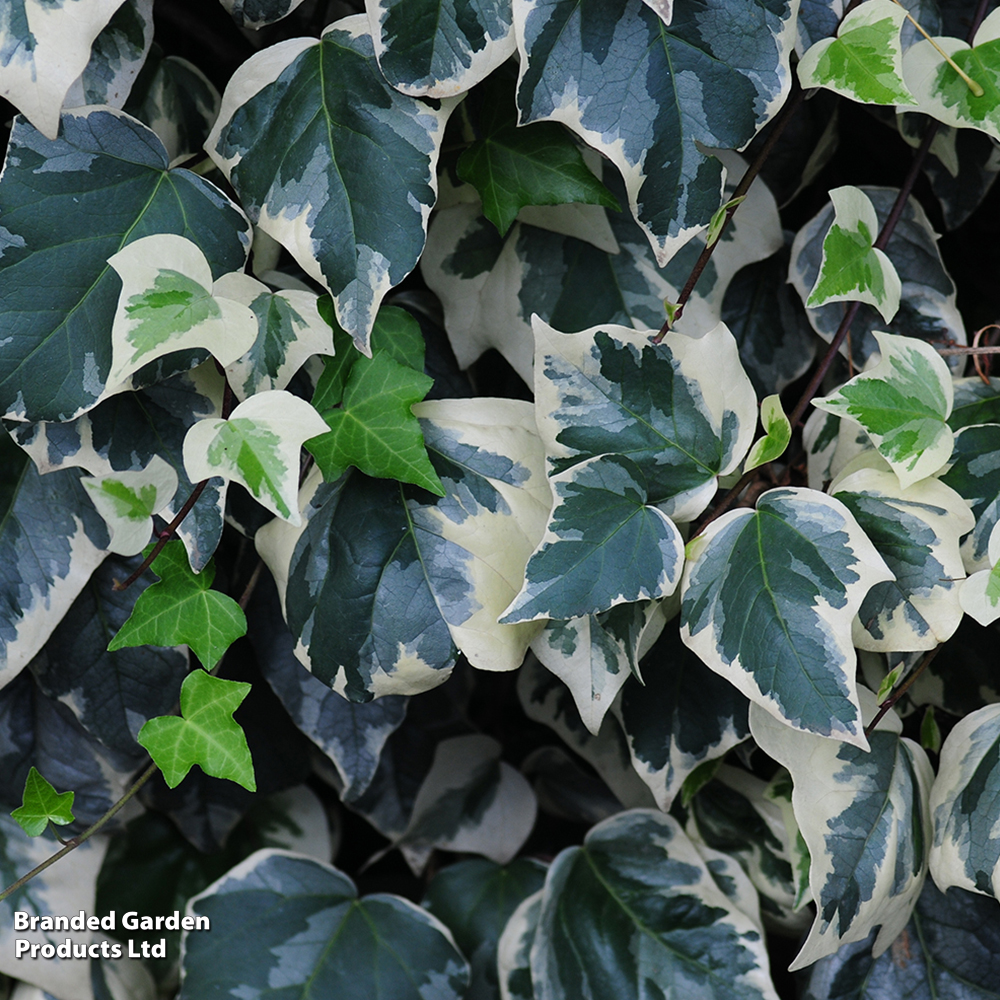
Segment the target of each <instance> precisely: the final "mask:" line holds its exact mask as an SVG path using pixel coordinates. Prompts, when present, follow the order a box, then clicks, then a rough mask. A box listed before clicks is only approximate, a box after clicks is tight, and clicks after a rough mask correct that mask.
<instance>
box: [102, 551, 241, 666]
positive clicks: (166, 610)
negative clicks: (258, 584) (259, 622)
mask: <svg viewBox="0 0 1000 1000" xmlns="http://www.w3.org/2000/svg"><path fill="white" fill-rule="evenodd" d="M154 570H155V572H156V573H157V574H158V575H159V577H160V580H159V582H158V583H154V584H153V585H152V586H150V587H148V588H147V589H146V590H145V591H143V593H142V595H141V596H140V597H139V599H138V600H137V601H136V602H135V607H134V608H133V609H132V614H131V616H130V617H129V619H128V621H126V622H125V624H124V625H123V626H122V627H121V628H120V629H119V630H118V634H117V635H116V636H115V637H114V639H112V640H111V642H110V643H109V644H108V649H109V650H112V651H114V650H116V649H122V648H123V647H125V646H145V645H147V644H148V645H151V646H176V645H179V644H181V643H187V645H188V646H190V647H191V652H193V653H194V654H195V656H197V657H198V659H199V660H201V662H202V665H203V666H204V667H205V669H206V670H211V669H212V668H213V667H214V666H215V664H216V663H218V662H219V659H220V658H221V657H222V654H223V653H224V652H225V651H226V650H227V649H228V648H229V646H230V645H231V644H232V643H233V642H235V640H237V639H238V638H239V637H240V636H241V635H245V634H246V630H247V620H246V616H245V615H244V614H243V611H242V609H241V608H240V606H239V605H238V604H237V603H236V602H235V601H234V600H233V599H232V598H231V597H227V596H226V595H225V594H220V593H219V592H218V591H216V590H210V589H209V588H210V587H211V586H212V580H213V579H215V567H214V565H213V564H212V563H209V564H208V565H207V566H206V567H205V568H204V570H202V572H201V573H200V574H198V575H195V574H194V573H192V572H191V567H190V566H189V565H188V560H187V555H186V554H185V552H184V543H183V542H168V543H167V544H166V545H165V546H164V547H163V550H162V551H161V552H160V554H159V556H157V558H156V562H155V563H154Z"/></svg>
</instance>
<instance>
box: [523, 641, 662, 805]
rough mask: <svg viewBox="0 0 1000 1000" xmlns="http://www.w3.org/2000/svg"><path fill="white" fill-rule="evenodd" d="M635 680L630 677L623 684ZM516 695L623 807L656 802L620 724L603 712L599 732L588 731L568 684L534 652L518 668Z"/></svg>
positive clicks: (528, 714)
mask: <svg viewBox="0 0 1000 1000" xmlns="http://www.w3.org/2000/svg"><path fill="white" fill-rule="evenodd" d="M637 684H638V682H636V681H630V682H629V684H628V685H626V688H628V687H629V686H633V687H634V686H635V685H637ZM517 695H518V698H519V699H520V702H521V707H522V708H523V709H524V713H525V715H527V716H528V718H529V719H532V720H534V721H535V722H540V723H542V725H545V726H548V727H549V728H550V729H551V730H553V731H554V732H555V733H556V734H557V735H558V736H559V738H560V739H561V740H563V742H565V743H566V745H567V746H568V747H570V748H571V749H572V750H573V751H575V752H576V753H578V754H579V755H580V756H581V757H582V758H583V759H584V760H585V761H586V762H587V763H588V764H590V766H591V767H592V768H593V769H594V770H595V771H596V772H597V773H598V774H599V775H600V776H601V779H602V780H603V781H604V783H605V784H606V785H607V787H608V788H609V789H610V790H611V792H612V794H613V795H614V796H615V798H617V800H618V801H619V802H620V803H621V804H622V805H623V806H624V807H625V808H626V809H628V808H634V807H640V808H645V807H651V806H653V805H654V804H655V800H654V798H653V794H652V793H651V792H650V790H649V788H647V787H646V785H645V784H644V783H643V781H642V780H641V779H640V776H639V775H638V774H637V773H636V771H635V769H634V768H633V767H632V763H631V760H630V757H629V748H628V744H627V742H626V740H625V735H624V734H623V732H622V729H621V727H620V726H619V725H617V723H616V722H615V720H614V719H613V718H612V717H611V716H605V718H604V722H603V723H602V724H601V728H600V731H599V732H598V734H597V735H596V736H594V735H593V734H592V733H590V732H589V730H588V729H587V727H586V726H585V725H584V724H583V720H582V719H581V718H580V713H579V712H578V711H577V708H576V703H575V702H574V701H573V695H572V694H571V693H570V690H569V688H567V687H566V685H565V684H563V682H562V681H560V680H559V678H558V677H556V676H555V675H554V674H552V673H550V672H549V671H548V670H546V669H545V667H543V666H542V665H541V663H539V661H538V658H537V657H535V656H534V655H529V656H528V658H527V659H526V660H525V662H524V666H522V667H521V669H520V671H519V672H518V676H517ZM650 700H652V699H650Z"/></svg>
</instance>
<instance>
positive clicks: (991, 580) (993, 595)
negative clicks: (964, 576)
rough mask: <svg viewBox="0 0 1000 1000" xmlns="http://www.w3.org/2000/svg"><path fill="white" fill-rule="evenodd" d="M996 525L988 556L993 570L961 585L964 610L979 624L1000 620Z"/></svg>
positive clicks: (999, 538) (999, 541)
mask: <svg viewBox="0 0 1000 1000" xmlns="http://www.w3.org/2000/svg"><path fill="white" fill-rule="evenodd" d="M998 528H1000V525H996V526H994V528H993V531H992V532H991V533H990V542H989V548H988V556H989V560H990V566H991V567H992V568H991V569H982V570H980V571H979V572H978V573H973V574H972V576H970V577H969V578H968V580H966V581H965V583H963V584H962V585H961V589H960V591H959V599H960V601H961V604H962V610H963V611H964V612H965V613H966V614H967V615H971V616H972V617H973V618H975V619H976V621H977V622H979V624H980V625H991V624H992V623H993V622H995V621H996V620H997V619H998V618H1000V568H998V566H1000V531H998V530H997V529H998Z"/></svg>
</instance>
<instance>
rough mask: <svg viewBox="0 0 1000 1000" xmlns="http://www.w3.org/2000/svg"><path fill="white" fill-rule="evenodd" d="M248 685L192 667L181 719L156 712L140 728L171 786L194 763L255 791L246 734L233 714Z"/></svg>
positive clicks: (184, 686) (141, 739)
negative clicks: (155, 716)
mask: <svg viewBox="0 0 1000 1000" xmlns="http://www.w3.org/2000/svg"><path fill="white" fill-rule="evenodd" d="M249 693H250V685H249V684H244V683H242V682H240V681H227V680H223V679H222V678H221V677H213V676H212V675H211V674H208V673H206V672H205V671H204V670H194V671H192V672H191V673H190V674H188V675H187V677H186V678H185V679H184V683H183V684H182V685H181V717H180V718H178V717H177V716H176V715H161V716H159V717H158V718H156V719H150V720H149V722H147V723H146V724H145V725H144V726H143V727H142V729H140V730H139V736H138V740H139V742H140V743H141V744H142V745H143V746H144V747H145V748H146V749H147V750H148V751H149V755H150V757H152V758H153V760H154V761H155V763H156V764H157V766H158V767H159V768H160V770H161V771H162V772H163V779H164V781H166V783H167V785H168V786H169V787H170V788H176V787H177V786H178V785H179V784H180V783H181V781H183V780H184V777H185V776H186V775H187V773H188V771H190V770H191V768H192V766H193V765H195V764H197V765H198V766H199V767H200V768H201V769H202V770H203V771H204V772H205V773H206V774H210V775H211V776H212V777H213V778H228V779H229V780H230V781H235V782H236V783H237V784H238V785H242V786H243V787H244V788H247V789H249V790H250V791H251V792H254V791H256V790H257V783H256V780H255V779H254V770H253V759H252V758H251V756H250V748H249V747H248V746H247V740H246V736H245V735H244V733H243V729H242V727H241V726H240V724H239V723H238V722H237V721H236V720H235V719H234V718H233V712H235V711H236V709H237V708H239V707H240V703H241V702H242V701H243V699H244V698H245V697H246V696H247V695H248V694H249Z"/></svg>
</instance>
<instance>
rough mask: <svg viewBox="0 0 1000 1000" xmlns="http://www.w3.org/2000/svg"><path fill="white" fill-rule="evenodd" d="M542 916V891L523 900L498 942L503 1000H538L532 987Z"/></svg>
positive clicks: (499, 972)
mask: <svg viewBox="0 0 1000 1000" xmlns="http://www.w3.org/2000/svg"><path fill="white" fill-rule="evenodd" d="M541 912H542V890H541V889H539V890H538V892H536V893H533V894H532V895H530V896H528V897H527V898H526V899H523V900H522V901H521V903H520V904H519V905H518V907H517V909H516V910H514V912H513V913H512V914H511V916H510V919H509V920H508V921H507V926H506V927H505V928H504V930H503V933H502V934H501V935H500V940H499V941H498V942H497V978H498V980H499V985H500V1000H535V988H534V987H533V986H532V984H531V948H532V946H533V945H534V943H535V931H536V930H537V928H538V918H539V916H540V915H541Z"/></svg>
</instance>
